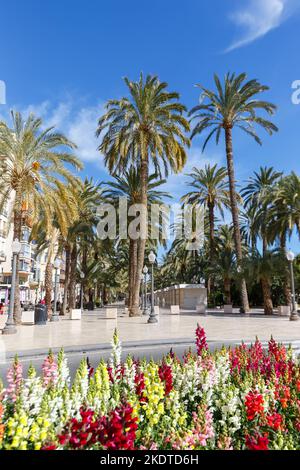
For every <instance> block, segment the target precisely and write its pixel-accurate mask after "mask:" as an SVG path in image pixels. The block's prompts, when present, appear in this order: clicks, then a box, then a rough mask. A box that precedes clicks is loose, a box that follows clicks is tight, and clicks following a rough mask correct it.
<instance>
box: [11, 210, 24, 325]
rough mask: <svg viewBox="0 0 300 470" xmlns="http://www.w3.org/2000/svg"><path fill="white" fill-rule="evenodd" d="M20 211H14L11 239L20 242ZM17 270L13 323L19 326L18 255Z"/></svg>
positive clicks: (20, 312)
mask: <svg viewBox="0 0 300 470" xmlns="http://www.w3.org/2000/svg"><path fill="white" fill-rule="evenodd" d="M22 220H23V218H22V211H21V210H15V211H14V235H13V239H14V240H15V239H18V240H19V241H21V238H22ZM16 266H17V269H16V280H15V298H14V322H15V324H16V325H20V324H21V321H22V311H21V302H20V276H19V255H18V256H17V264H16Z"/></svg>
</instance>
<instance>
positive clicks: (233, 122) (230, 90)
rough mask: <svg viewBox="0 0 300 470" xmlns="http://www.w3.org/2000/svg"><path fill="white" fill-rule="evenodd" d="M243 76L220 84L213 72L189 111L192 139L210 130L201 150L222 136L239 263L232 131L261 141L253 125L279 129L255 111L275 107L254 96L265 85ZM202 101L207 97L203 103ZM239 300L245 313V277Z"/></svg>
mask: <svg viewBox="0 0 300 470" xmlns="http://www.w3.org/2000/svg"><path fill="white" fill-rule="evenodd" d="M246 79H247V75H246V74H245V73H242V74H239V75H235V74H230V73H228V74H227V75H226V76H225V80H224V83H223V84H222V83H221V81H220V79H219V77H218V76H217V75H215V76H214V81H215V85H216V91H211V90H208V89H207V88H204V87H203V86H202V85H198V86H199V88H200V89H201V93H202V94H201V97H202V103H201V104H199V105H197V106H195V107H194V108H193V109H192V110H191V111H190V116H191V117H192V120H197V123H196V125H195V127H194V129H193V131H192V135H191V138H193V137H194V136H195V135H197V134H202V132H204V131H207V130H209V134H208V136H207V137H206V139H205V141H204V144H203V150H204V149H205V148H206V145H207V143H208V142H209V140H210V139H211V138H212V137H213V136H215V138H216V143H217V144H218V143H219V140H220V137H221V133H222V132H223V133H224V136H225V145H226V157H227V171H228V178H229V190H230V203H231V212H232V220H233V227H234V240H235V249H236V254H237V261H238V263H241V261H242V259H243V254H242V243H241V232H240V227H239V208H238V202H237V192H236V183H235V172H234V162H233V145H232V131H233V129H234V128H238V129H241V130H243V131H244V132H246V133H247V134H248V135H250V136H251V137H253V138H254V139H255V141H256V142H257V143H259V144H261V143H262V142H261V140H260V138H259V137H258V135H257V133H256V130H255V127H254V126H255V125H258V126H260V127H262V128H263V129H265V130H266V131H267V132H268V133H269V134H270V135H272V134H273V132H276V131H277V130H278V129H277V127H276V126H275V125H274V124H273V123H272V122H270V121H269V120H266V119H264V118H263V117H260V116H259V115H258V114H257V113H258V111H265V112H267V113H268V114H269V115H272V114H274V112H275V110H276V106H275V105H274V104H272V103H269V102H267V101H261V100H258V99H257V95H258V94H261V93H262V92H264V91H266V90H268V87H267V86H264V85H261V84H260V83H259V82H258V81H257V80H250V81H246ZM205 100H207V102H206V103H205ZM241 300H242V308H243V311H244V312H248V311H249V301H248V292H247V286H246V282H245V279H241Z"/></svg>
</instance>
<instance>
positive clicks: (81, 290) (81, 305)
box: [80, 273, 84, 313]
mask: <svg viewBox="0 0 300 470" xmlns="http://www.w3.org/2000/svg"><path fill="white" fill-rule="evenodd" d="M80 279H81V285H80V309H81V313H83V279H84V273H80Z"/></svg>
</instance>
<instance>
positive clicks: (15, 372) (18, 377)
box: [5, 357, 23, 401]
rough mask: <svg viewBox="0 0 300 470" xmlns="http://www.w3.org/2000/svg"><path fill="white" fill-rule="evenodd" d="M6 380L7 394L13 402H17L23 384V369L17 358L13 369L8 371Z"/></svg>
mask: <svg viewBox="0 0 300 470" xmlns="http://www.w3.org/2000/svg"><path fill="white" fill-rule="evenodd" d="M6 378H7V382H8V388H7V389H6V390H5V394H6V395H8V396H10V398H11V400H12V401H16V399H17V395H18V393H19V391H20V388H21V385H22V382H23V367H22V364H21V363H20V362H19V360H18V358H17V357H16V358H15V360H14V363H13V365H12V367H10V368H9V369H8V372H7V376H6Z"/></svg>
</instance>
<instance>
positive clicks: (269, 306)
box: [241, 167, 282, 314]
mask: <svg viewBox="0 0 300 470" xmlns="http://www.w3.org/2000/svg"><path fill="white" fill-rule="evenodd" d="M281 176H282V173H280V172H278V171H275V170H274V168H273V167H269V168H268V167H260V169H259V171H258V172H257V171H255V172H254V176H251V177H250V178H249V180H248V182H247V183H248V184H247V185H246V186H245V187H244V188H243V189H242V192H241V194H242V197H243V198H244V206H245V209H249V214H252V213H253V211H255V214H256V218H255V221H254V224H255V225H256V233H257V234H258V235H259V236H260V238H261V240H262V259H261V263H260V265H261V266H264V265H265V262H266V260H267V259H268V257H267V252H268V236H267V232H268V224H267V219H268V211H269V210H270V207H271V204H272V199H273V198H272V194H273V188H274V185H275V184H276V182H277V181H278V180H279V178H280V177H281ZM257 259H258V258H257V257H256V258H255V260H256V261H257ZM260 281H261V286H262V292H263V298H264V305H265V311H266V313H268V314H270V313H273V302H272V297H271V294H270V293H271V282H272V280H271V279H270V277H267V276H261V280H260Z"/></svg>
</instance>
